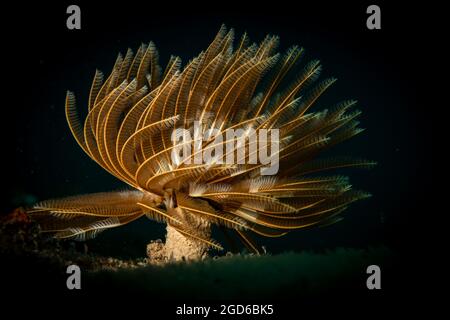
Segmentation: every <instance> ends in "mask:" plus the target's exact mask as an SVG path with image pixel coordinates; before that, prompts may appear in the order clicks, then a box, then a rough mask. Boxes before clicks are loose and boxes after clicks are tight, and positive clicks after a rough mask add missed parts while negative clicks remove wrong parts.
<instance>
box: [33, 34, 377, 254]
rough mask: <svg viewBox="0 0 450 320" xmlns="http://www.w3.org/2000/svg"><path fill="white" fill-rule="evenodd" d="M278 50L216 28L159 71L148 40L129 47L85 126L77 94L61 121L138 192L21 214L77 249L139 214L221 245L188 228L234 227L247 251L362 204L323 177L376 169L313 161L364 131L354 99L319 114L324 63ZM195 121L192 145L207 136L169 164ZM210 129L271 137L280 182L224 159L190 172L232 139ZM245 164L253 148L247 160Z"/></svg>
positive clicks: (342, 183) (98, 88) (98, 84)
mask: <svg viewBox="0 0 450 320" xmlns="http://www.w3.org/2000/svg"><path fill="white" fill-rule="evenodd" d="M278 41H279V39H278V37H274V36H268V37H266V38H265V39H264V40H263V41H262V42H261V43H260V44H259V45H258V44H249V39H248V37H247V35H246V34H245V35H244V36H243V37H242V39H241V40H240V41H238V42H237V45H236V46H234V45H233V42H234V31H233V30H232V29H231V30H227V29H226V28H225V26H222V28H221V29H220V31H219V33H218V34H217V36H216V37H215V39H214V40H213V42H212V43H211V44H210V45H209V47H208V48H207V49H206V51H204V52H202V53H200V54H199V55H198V56H197V57H195V58H194V59H193V60H191V61H190V62H189V63H187V65H186V66H185V67H184V68H182V67H181V59H180V58H179V57H176V56H171V58H170V60H169V62H168V64H167V66H166V67H164V68H161V67H160V66H159V64H158V60H159V57H158V51H157V50H156V47H155V45H154V44H153V43H152V42H150V43H149V44H148V45H146V44H143V45H141V46H140V47H139V48H138V49H137V50H136V51H135V53H134V52H133V51H132V50H131V49H128V51H127V52H126V54H125V55H124V56H122V55H119V57H118V58H117V60H116V63H115V65H114V67H113V69H112V70H111V72H110V73H109V75H108V77H106V78H104V76H103V73H102V72H100V71H96V72H95V75H94V79H93V82H92V86H91V89H90V93H89V101H88V103H87V116H86V117H85V118H84V119H80V117H79V116H78V112H77V108H76V101H75V95H74V94H73V93H72V92H67V98H66V116H67V122H68V124H69V127H70V130H71V132H72V134H73V136H74V137H75V140H76V141H77V143H78V144H79V145H80V147H81V148H82V149H83V150H84V152H86V154H87V155H88V156H89V157H90V158H92V160H94V161H95V162H97V163H98V164H99V165H100V166H101V167H102V168H103V169H105V170H106V171H108V172H109V173H111V174H112V175H114V176H115V177H117V178H118V179H120V180H122V181H123V182H124V183H126V184H127V185H128V186H129V187H130V188H132V190H134V191H121V192H107V193H97V194H91V195H85V196H76V197H70V198H66V199H60V200H48V201H43V202H41V203H38V204H36V205H35V206H34V207H33V208H32V209H30V210H29V212H30V213H31V214H32V215H33V216H34V217H35V218H36V219H37V220H38V221H39V223H40V224H41V226H42V230H43V231H46V232H54V233H55V234H56V236H57V237H60V238H69V237H75V238H77V239H81V240H84V239H87V238H90V237H93V236H95V235H96V234H97V233H98V232H100V231H103V230H105V229H107V228H112V227H116V226H120V225H123V224H126V223H128V222H130V221H133V220H135V219H137V218H139V217H141V216H144V215H145V216H147V217H149V218H150V219H153V220H157V221H161V222H165V223H167V224H168V225H169V226H172V227H173V228H175V229H176V230H177V231H179V232H180V233H182V234H183V235H184V236H186V237H191V238H192V239H195V240H196V241H201V242H202V243H204V244H205V245H206V246H212V247H215V248H220V245H218V244H217V243H216V242H214V241H213V240H212V239H208V238H202V237H201V236H200V235H199V234H196V232H195V229H196V225H195V221H197V220H195V219H203V220H204V221H207V223H208V224H217V225H221V226H225V227H227V228H231V229H235V230H236V231H237V233H238V236H239V237H240V238H241V239H242V241H243V242H244V244H245V245H246V246H248V247H249V248H251V249H252V250H255V251H256V252H260V249H259V248H258V247H257V246H256V245H255V243H254V242H253V240H251V238H250V235H249V233H251V232H254V233H257V234H259V235H264V236H268V237H276V236H280V235H283V234H285V233H286V232H288V231H291V230H293V229H300V228H305V227H310V226H314V225H326V224H328V223H333V222H335V221H337V220H336V218H337V217H336V216H337V215H338V214H340V213H341V212H342V211H343V209H345V208H346V207H347V206H348V205H349V204H350V203H352V202H354V201H356V200H359V199H362V198H365V197H367V196H368V194H366V193H363V192H357V191H353V190H352V189H351V186H350V184H349V183H348V179H347V178H346V177H343V176H323V175H320V173H322V172H326V171H327V170H331V169H337V168H344V167H352V166H354V167H370V166H372V165H373V164H374V163H373V162H371V161H365V160H359V159H356V160H355V159H348V158H337V159H327V160H321V159H319V158H318V156H319V155H320V154H321V153H322V152H323V151H325V150H327V149H329V148H330V147H331V146H333V145H335V144H337V143H340V142H342V141H344V140H346V139H348V138H350V137H352V136H354V135H356V134H358V133H359V132H361V129H359V128H358V127H357V126H358V122H357V121H356V119H357V117H358V116H359V114H360V112H359V111H353V112H349V110H350V109H351V108H352V107H353V106H354V105H355V104H356V101H353V100H350V101H344V102H342V103H339V104H338V105H337V106H335V107H332V108H330V109H329V110H317V107H316V106H315V105H316V104H317V101H319V99H320V97H321V96H322V95H323V94H325V92H326V90H327V89H328V88H329V87H330V86H332V84H333V83H334V82H335V79H334V78H331V79H326V80H324V81H322V82H320V83H318V84H315V82H316V80H317V79H318V77H319V74H320V72H321V69H322V67H321V65H320V62H319V61H312V62H306V63H303V61H302V59H303V56H304V55H303V52H304V50H303V48H299V47H297V46H294V47H292V48H291V49H289V50H288V51H287V53H286V54H284V55H280V54H278V53H277V52H276V48H277V45H278ZM302 65H303V66H302ZM288 79H293V80H292V81H291V82H290V83H287V82H289V80H288ZM196 121H198V122H199V123H200V124H201V125H200V136H202V137H203V136H205V137H206V138H207V139H205V140H202V141H200V145H199V148H198V149H194V152H193V153H192V154H190V155H189V156H188V157H186V158H184V159H181V160H180V159H179V160H177V161H175V162H174V161H173V158H172V157H171V155H172V151H173V150H174V143H173V141H172V137H171V135H172V133H173V130H174V129H175V128H182V129H185V130H186V132H188V133H190V134H193V135H194V134H195V130H196V129H195V122H196ZM211 128H215V129H217V131H218V134H223V133H224V132H225V130H227V129H229V128H233V129H242V130H243V131H244V132H245V134H246V135H248V132H250V130H252V129H254V130H259V129H279V150H278V151H277V154H276V155H277V157H278V158H279V171H278V173H277V175H276V176H262V175H261V173H260V169H261V167H262V164H260V163H251V161H243V163H237V164H230V163H227V162H225V161H221V160H223V159H225V156H226V155H224V156H223V158H216V159H215V160H214V162H213V163H209V164H205V163H200V164H199V163H196V162H195V161H194V159H195V157H196V156H197V155H198V154H200V155H201V154H203V153H205V152H211V150H213V149H214V148H218V147H220V148H225V146H226V144H227V142H229V140H226V139H223V140H222V141H219V142H217V141H216V140H214V139H213V138H212V136H211V133H210V132H209V133H208V130H209V129H211ZM216 136H217V135H216ZM249 141H250V139H246V140H244V142H243V147H245V148H246V150H250V149H251V147H252V146H251V145H250V142H249ZM241 147H242V145H241ZM237 148H238V144H236V145H234V144H233V149H232V150H228V149H227V153H228V154H230V153H231V154H232V155H234V154H236V155H237V154H238V150H237ZM258 148H259V147H258ZM195 150H196V151H195ZM258 151H259V150H258V149H256V150H253V152H254V153H257V152H258ZM251 155H252V154H251V152H250V151H249V153H248V154H246V155H245V156H244V159H243V160H249V159H250V157H251ZM190 160H192V161H190ZM173 208H178V209H177V210H172V209H173Z"/></svg>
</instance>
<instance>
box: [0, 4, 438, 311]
mask: <svg viewBox="0 0 450 320" xmlns="http://www.w3.org/2000/svg"><path fill="white" fill-rule="evenodd" d="M282 6H284V7H283V8H281V6H280V7H278V5H277V6H275V8H274V9H273V10H272V9H271V8H264V7H261V8H259V7H258V8H254V7H250V6H249V7H248V8H247V7H245V6H244V5H241V6H235V7H234V6H225V7H226V8H225V7H224V8H223V9H221V10H212V9H210V10H208V8H196V7H194V6H188V5H187V4H186V5H185V6H183V5H182V6H180V7H178V6H175V5H174V6H173V7H171V6H170V5H168V4H161V8H157V7H156V5H155V6H153V5H152V4H151V3H147V4H142V3H134V4H133V3H132V2H130V3H127V4H126V5H115V4H112V3H108V4H107V5H106V3H105V4H103V5H100V4H96V5H94V4H88V3H86V2H84V1H82V2H78V3H75V2H74V3H58V4H51V5H50V4H48V5H43V4H33V5H32V6H31V7H30V9H29V10H28V11H27V12H22V13H21V14H22V20H23V21H24V22H23V23H24V31H17V32H20V33H22V35H21V36H20V37H19V36H17V35H16V36H14V35H13V34H10V35H8V36H7V37H8V42H10V48H11V49H8V50H10V51H11V52H7V53H6V54H7V55H10V57H9V58H8V60H5V61H7V62H6V64H7V65H8V66H7V68H11V69H13V73H12V76H11V78H10V80H9V81H10V83H11V84H12V86H13V87H14V88H13V89H11V91H10V92H9V95H10V98H11V102H9V101H8V103H7V104H5V105H4V109H5V110H7V116H5V117H4V118H3V119H4V123H5V125H4V126H3V127H2V129H1V130H2V137H3V139H4V141H5V143H6V144H5V147H4V152H5V156H4V159H3V160H4V162H5V164H4V165H3V169H4V172H5V177H6V179H4V180H3V187H4V191H2V200H3V201H2V203H1V212H0V214H1V215H0V261H1V265H2V266H1V269H0V271H1V273H2V287H3V289H4V290H5V292H8V294H9V295H10V296H15V297H21V298H20V299H27V298H26V297H33V300H34V301H39V300H41V299H42V300H44V299H50V298H51V299H56V300H58V301H69V300H64V299H72V298H73V299H75V301H77V302H79V305H80V308H82V307H81V305H83V306H84V307H86V305H90V304H95V303H94V302H93V301H94V299H99V300H98V302H99V301H101V299H102V298H105V297H111V298H112V299H114V297H116V298H117V296H118V295H122V297H121V298H120V299H119V298H117V299H118V300H121V301H126V300H127V299H130V301H131V299H134V298H133V297H138V298H140V299H144V300H145V301H147V302H146V304H147V305H146V308H147V309H153V310H155V314H156V312H161V314H162V315H164V316H168V317H174V318H184V317H186V316H188V317H191V318H197V317H198V318H211V317H222V316H225V315H226V316H227V317H236V318H246V317H250V316H252V317H265V318H275V319H278V318H282V317H283V316H284V315H287V314H288V313H290V312H298V308H300V306H303V305H305V306H309V307H311V308H312V307H313V306H315V307H321V306H325V305H332V304H339V305H344V306H345V303H354V304H358V305H360V306H369V307H370V306H374V305H376V306H377V308H379V309H383V308H385V307H386V308H388V307H390V306H392V305H396V306H398V304H397V303H396V302H394V301H395V298H396V297H398V296H399V295H406V294H410V293H411V292H410V290H409V285H411V282H410V279H411V272H412V271H411V269H409V267H406V266H409V264H408V261H410V259H411V256H412V255H411V254H412V252H413V247H412V246H413V245H412V244H413V243H414V242H415V241H416V240H414V239H415V238H414V237H415V235H414V232H413V229H414V228H412V227H411V226H410V223H411V221H413V220H414V221H416V217H415V214H416V212H420V211H421V210H422V208H424V207H425V199H426V192H428V190H426V191H422V189H423V188H425V189H426V186H427V185H428V182H427V181H428V179H431V175H427V174H426V173H425V172H424V169H423V168H424V167H425V165H424V161H425V160H426V159H427V157H430V154H431V151H430V149H431V146H430V145H427V146H426V148H428V151H429V153H426V152H424V151H422V150H421V149H422V148H424V147H425V145H426V143H427V140H428V139H427V135H428V134H430V132H431V131H430V130H429V129H428V126H431V123H428V122H426V123H424V122H425V121H424V120H423V119H422V118H421V116H420V114H419V110H420V108H421V107H420V105H421V103H420V102H419V97H418V94H419V93H420V91H421V89H420V88H419V83H418V82H417V81H416V80H417V78H418V77H419V75H418V74H417V73H416V72H417V70H414V68H417V66H414V67H412V66H413V65H414V64H417V57H416V56H415V54H417V53H414V52H410V51H409V49H408V48H413V47H414V45H415V41H416V40H415V38H414V36H413V32H409V33H405V32H404V29H403V27H402V21H398V20H396V18H399V19H400V20H401V10H400V9H397V8H395V7H393V6H388V5H384V4H378V5H377V4H372V3H360V4H345V5H344V4H339V5H338V4H334V5H326V4H323V5H321V4H313V3H308V4H303V3H299V4H297V5H296V6H292V7H290V8H289V6H288V5H287V4H286V6H285V5H282ZM17 10H18V9H17ZM11 12H12V11H11ZM25 39H26V40H25ZM406 52H408V53H406ZM408 292H409V293H408ZM44 297H46V298H44ZM17 299H19V298H17ZM108 301H112V300H108ZM83 303H85V304H83ZM80 310H81V309H80ZM322 311H324V310H322Z"/></svg>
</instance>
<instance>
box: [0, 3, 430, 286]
mask: <svg viewBox="0 0 450 320" xmlns="http://www.w3.org/2000/svg"><path fill="white" fill-rule="evenodd" d="M69 4H72V3H68V2H65V1H61V2H59V3H53V4H43V3H34V4H27V5H23V6H22V5H20V4H16V5H13V6H12V7H11V8H10V9H8V10H7V11H5V12H4V15H10V16H11V17H15V18H14V19H12V22H9V23H6V21H3V23H2V24H5V23H6V25H5V26H4V27H3V36H4V37H3V43H4V46H3V49H2V51H3V53H4V54H5V55H6V57H5V58H4V59H3V63H4V66H3V68H6V69H8V70H9V71H11V72H8V79H7V86H8V87H7V92H6V93H4V94H3V97H4V101H3V102H2V104H3V112H4V116H3V121H2V122H3V125H2V126H1V128H0V129H1V135H0V136H1V137H2V140H3V148H2V152H3V154H2V158H3V160H4V161H5V162H4V165H3V170H4V179H3V183H2V184H3V187H4V188H5V189H4V191H3V192H2V194H3V197H4V201H2V204H1V205H2V211H3V212H8V211H9V210H11V209H12V208H14V207H17V206H18V205H23V204H24V202H26V201H28V200H29V199H30V197H31V199H36V200H42V199H46V198H51V197H60V196H67V195H70V194H78V193H88V192H97V191H107V190H114V189H117V188H120V187H122V184H121V183H120V182H118V181H116V180H115V179H114V178H113V177H110V176H108V174H107V173H106V172H104V171H103V170H102V169H101V168H99V167H97V165H96V164H95V163H94V162H92V161H90V160H89V158H88V157H87V156H86V155H84V154H83V153H82V150H80V149H79V148H78V147H77V146H76V144H75V141H74V140H73V138H72V137H71V136H70V132H69V129H68V127H67V125H66V123H65V119H64V107H63V104H64V98H65V93H66V90H71V91H74V92H75V94H76V95H77V100H78V103H79V106H80V107H81V108H83V106H84V104H83V102H85V101H86V100H87V92H88V88H89V86H90V82H91V80H92V76H93V74H94V71H95V68H98V69H100V70H103V71H104V72H108V71H109V70H110V68H111V67H112V65H113V63H114V60H115V58H116V55H117V53H118V51H121V52H123V53H124V52H125V51H126V49H127V48H128V47H131V48H137V46H139V45H140V43H141V42H148V41H150V40H152V41H154V42H155V44H156V46H157V48H158V49H159V52H160V61H161V63H162V64H164V63H165V62H167V60H168V58H169V56H170V54H177V55H180V56H181V57H182V59H183V62H184V63H186V62H187V61H188V60H189V59H191V58H192V57H193V56H194V55H197V54H198V53H199V52H200V51H201V50H203V49H205V48H206V46H207V45H208V44H209V42H210V41H211V40H212V38H213V37H214V35H215V33H216V32H217V30H218V29H219V27H220V25H221V24H222V23H225V24H226V25H227V26H228V27H233V28H235V30H236V32H237V34H238V35H241V34H242V33H243V32H244V31H246V32H247V33H248V34H249V36H250V39H251V40H254V41H261V40H262V39H263V38H264V36H265V35H266V34H268V33H271V34H276V35H279V36H280V38H281V46H280V50H282V51H284V50H286V49H287V48H288V47H290V46H291V45H294V44H299V45H300V46H303V47H304V48H305V49H306V56H305V61H307V60H311V59H314V58H318V59H320V60H321V61H322V64H323V66H324V72H323V75H324V77H326V76H336V77H337V78H338V82H337V84H336V85H335V86H334V87H333V88H332V89H330V92H329V93H327V96H326V97H324V100H323V101H322V102H320V103H319V105H318V106H317V108H318V109H319V108H320V107H327V106H329V104H330V103H335V102H338V101H339V100H343V99H348V98H355V99H357V100H358V101H359V108H360V109H361V110H362V111H363V115H362V117H361V122H362V124H361V126H362V127H364V128H366V129H367V130H366V132H364V133H363V134H362V135H361V136H358V137H356V138H354V139H353V140H352V141H350V142H348V143H345V145H342V146H340V147H338V148H337V150H336V153H337V154H351V155H356V156H360V157H363V158H368V159H373V160H376V161H377V162H378V163H379V165H378V166H377V167H376V168H375V169H373V170H371V171H351V172H349V175H350V176H351V181H352V184H353V185H354V186H355V187H357V188H358V189H363V190H367V191H370V192H371V193H372V194H373V195H374V196H373V197H372V198H371V199H369V200H366V201H363V202H361V203H357V204H355V205H354V206H353V207H352V208H351V209H350V210H349V212H348V213H347V214H346V218H347V219H345V220H344V221H343V222H341V223H339V224H337V225H335V226H333V227H330V228H328V229H327V228H324V229H320V230H315V229H314V230H310V231H305V232H297V233H292V234H290V235H288V236H287V237H285V238H283V239H278V240H277V241H276V242H272V240H271V241H268V242H264V241H263V244H264V243H265V244H266V246H267V247H268V249H269V250H270V251H271V252H274V253H277V252H282V251H285V250H294V251H301V250H303V249H309V250H315V251H321V250H326V249H333V248H336V247H342V246H343V247H356V248H366V247H369V246H378V245H384V246H387V247H389V248H391V249H392V250H394V251H395V253H396V263H397V269H396V273H395V274H394V275H392V279H395V281H398V287H401V286H406V285H408V284H411V283H415V282H414V281H416V280H414V281H411V277H414V276H415V274H414V272H413V271H412V270H411V268H410V266H411V264H413V263H420V262H419V261H418V260H420V259H417V258H416V254H417V252H418V251H421V250H422V248H423V247H424V241H423V238H424V237H426V236H427V235H426V234H425V232H426V230H420V232H419V229H418V228H417V223H416V222H419V223H421V221H423V219H424V217H423V214H428V213H429V212H426V211H427V208H428V206H427V205H426V204H427V202H428V199H429V194H430V193H431V190H430V189H431V184H432V183H431V180H432V179H431V177H432V170H433V168H432V166H430V163H432V160H433V154H432V150H433V146H432V143H433V141H432V139H431V136H432V121H433V119H432V117H431V116H429V115H427V114H429V113H428V111H429V110H428V108H430V106H429V105H428V104H426V103H425V102H426V101H425V100H423V99H422V94H423V93H424V91H425V90H426V89H425V85H424V84H423V83H422V82H423V81H424V80H426V77H425V75H424V74H425V72H426V70H424V69H425V68H426V64H425V62H424V61H427V56H428V54H430V52H429V50H430V49H429V47H428V46H427V41H429V39H428V36H427V34H426V33H425V28H426V22H425V21H428V20H427V18H428V15H427V10H425V9H423V8H417V7H415V6H412V5H398V6H393V5H392V4H386V3H382V2H375V4H378V5H380V7H381V11H382V29H381V30H368V29H367V28H366V18H367V14H366V12H365V11H366V8H367V6H368V5H369V4H372V3H371V2H370V3H369V2H361V3H359V4H357V3H347V2H345V3H344V2H342V3H341V2H340V3H339V4H327V3H322V2H320V3H319V2H308V3H306V2H305V3H303V2H302V3H296V4H292V3H287V2H271V3H267V4H264V3H263V2H261V3H259V4H253V5H250V4H248V5H245V4H243V3H231V2H226V3H225V2H215V3H206V4H200V3H198V4H197V3H189V4H183V5H180V4H175V3H169V2H167V3H164V2H158V3H156V2H151V1H149V2H141V3H138V2H133V1H126V2H121V3H112V2H105V3H103V4H100V3H98V4H95V5H94V4H93V3H90V2H87V1H81V2H80V1H77V2H76V4H78V5H79V6H80V7H81V20H82V22H81V23H82V28H81V30H68V29H67V28H66V18H67V14H66V13H65V12H66V8H67V6H68V5H69ZM27 199H28V200H27ZM127 228H128V227H127ZM130 228H135V229H130ZM130 230H133V232H134V233H133V235H132V236H130ZM163 231H164V230H163V228H162V226H158V225H157V226H155V224H152V223H150V222H147V221H144V222H143V223H142V222H140V224H136V225H134V226H132V227H129V228H128V229H125V230H124V231H120V230H118V231H116V230H114V231H111V233H112V235H106V234H105V236H104V237H105V238H104V239H103V242H101V241H100V243H101V244H95V243H94V244H92V245H93V246H94V247H95V246H97V248H98V249H99V250H103V251H104V252H105V253H114V252H115V253H116V254H118V255H122V256H126V255H127V252H126V251H125V250H122V251H121V250H120V249H117V246H116V243H115V242H114V241H117V240H114V239H115V238H117V237H118V236H120V239H121V240H120V241H121V242H120V243H121V246H120V247H121V248H125V249H127V248H131V249H129V250H131V251H132V250H134V249H132V248H135V247H136V244H140V243H141V242H145V241H148V240H149V239H153V238H157V237H162V236H163ZM127 232H128V235H127ZM102 236H103V235H102ZM123 236H124V237H123ZM127 237H128V238H127ZM105 239H106V240H105ZM123 239H126V240H123ZM100 240H101V239H100ZM114 250H117V251H114ZM130 255H131V256H133V255H142V253H140V252H135V253H133V252H132V253H131V254H130ZM417 281H420V280H419V279H417ZM404 289H405V292H408V291H409V293H410V294H411V293H412V292H411V291H410V288H408V289H407V288H406V287H405V288H404ZM413 291H414V290H413Z"/></svg>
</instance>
